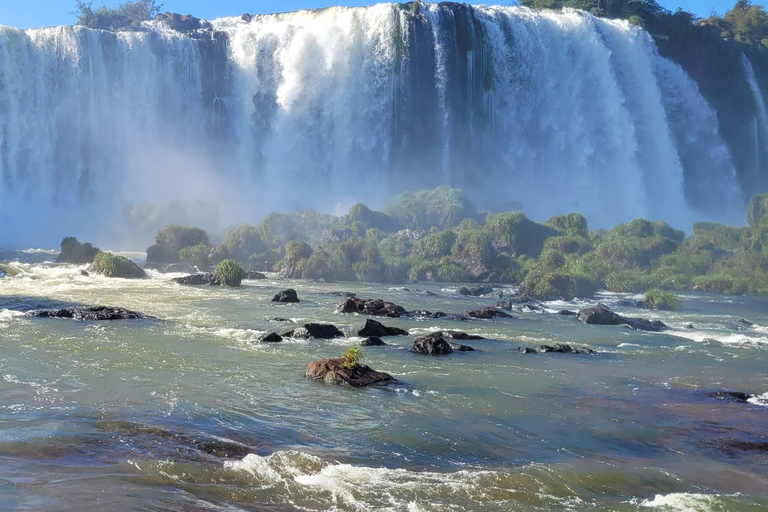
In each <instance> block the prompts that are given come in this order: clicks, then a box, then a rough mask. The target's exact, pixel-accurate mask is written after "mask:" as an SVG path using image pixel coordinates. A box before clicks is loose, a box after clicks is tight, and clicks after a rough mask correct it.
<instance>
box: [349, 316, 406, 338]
mask: <svg viewBox="0 0 768 512" xmlns="http://www.w3.org/2000/svg"><path fill="white" fill-rule="evenodd" d="M357 335H358V336H363V337H367V336H377V337H384V336H407V335H408V331H406V330H405V329H400V328H398V327H387V326H386V325H383V324H382V323H380V322H377V321H376V320H371V319H370V318H367V319H366V320H365V324H364V325H363V328H362V329H360V330H358V331H357Z"/></svg>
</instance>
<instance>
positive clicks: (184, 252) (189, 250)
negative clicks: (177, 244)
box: [179, 244, 210, 271]
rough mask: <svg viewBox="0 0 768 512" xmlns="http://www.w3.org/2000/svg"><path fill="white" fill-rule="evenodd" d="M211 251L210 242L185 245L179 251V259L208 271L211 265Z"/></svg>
mask: <svg viewBox="0 0 768 512" xmlns="http://www.w3.org/2000/svg"><path fill="white" fill-rule="evenodd" d="M209 252H210V249H209V247H208V244H197V245H193V246H191V247H184V248H183V249H181V250H180V251H179V259H180V260H181V261H185V262H187V263H189V264H190V265H193V266H195V267H197V268H198V269H199V270H201V271H207V270H208V266H209V263H208V254H209Z"/></svg>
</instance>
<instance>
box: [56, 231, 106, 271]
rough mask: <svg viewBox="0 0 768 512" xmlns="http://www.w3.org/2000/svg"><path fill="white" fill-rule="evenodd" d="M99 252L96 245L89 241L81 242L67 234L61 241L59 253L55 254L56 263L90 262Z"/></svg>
mask: <svg viewBox="0 0 768 512" xmlns="http://www.w3.org/2000/svg"><path fill="white" fill-rule="evenodd" d="M99 252H101V251H99V249H98V247H94V246H93V245H91V244H90V243H85V244H81V243H80V242H78V241H77V238H75V237H73V236H68V237H67V238H65V239H64V240H62V241H61V253H60V254H59V255H58V256H56V263H74V264H77V265H85V264H86V263H91V262H92V261H93V258H95V257H96V255H97V254H98V253H99Z"/></svg>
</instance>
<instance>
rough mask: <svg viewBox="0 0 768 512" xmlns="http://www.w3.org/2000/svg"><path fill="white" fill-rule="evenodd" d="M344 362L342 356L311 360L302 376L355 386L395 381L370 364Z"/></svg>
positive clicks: (361, 386) (378, 384) (329, 382)
mask: <svg viewBox="0 0 768 512" xmlns="http://www.w3.org/2000/svg"><path fill="white" fill-rule="evenodd" d="M345 362H346V360H345V359H344V358H343V357H340V358H338V359H321V360H320V361H312V362H311V363H309V366H308V367H307V371H306V373H305V374H304V376H305V377H306V378H308V379H312V380H322V381H324V382H326V383H328V384H346V385H349V386H352V387H355V388H364V387H366V386H380V385H384V384H389V383H392V382H396V381H397V379H395V378H394V377H392V376H391V375H389V374H387V373H382V372H377V371H376V370H373V369H372V368H371V367H370V366H365V365H360V364H358V365H354V366H351V367H347V366H346V365H345Z"/></svg>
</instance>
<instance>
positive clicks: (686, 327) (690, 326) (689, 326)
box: [683, 324, 696, 330]
mask: <svg viewBox="0 0 768 512" xmlns="http://www.w3.org/2000/svg"><path fill="white" fill-rule="evenodd" d="M683 328H684V329H689V330H690V329H695V328H696V327H694V326H693V324H685V326H684V327H683Z"/></svg>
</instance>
